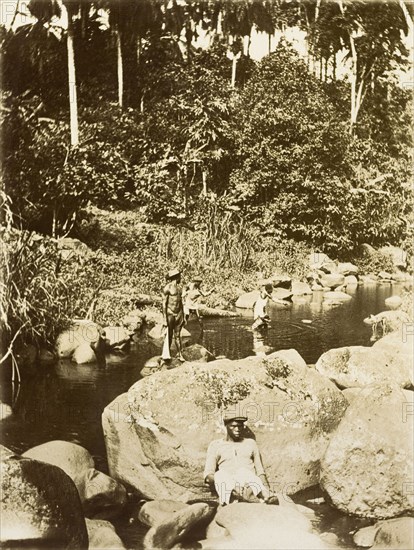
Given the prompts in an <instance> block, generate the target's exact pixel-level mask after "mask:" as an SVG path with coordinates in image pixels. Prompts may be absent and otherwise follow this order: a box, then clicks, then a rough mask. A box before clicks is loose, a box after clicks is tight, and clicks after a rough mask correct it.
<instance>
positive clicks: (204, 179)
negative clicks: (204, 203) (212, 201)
mask: <svg viewBox="0 0 414 550" xmlns="http://www.w3.org/2000/svg"><path fill="white" fill-rule="evenodd" d="M202 179H203V192H202V195H204V196H206V195H207V170H206V169H205V167H203V168H202Z"/></svg>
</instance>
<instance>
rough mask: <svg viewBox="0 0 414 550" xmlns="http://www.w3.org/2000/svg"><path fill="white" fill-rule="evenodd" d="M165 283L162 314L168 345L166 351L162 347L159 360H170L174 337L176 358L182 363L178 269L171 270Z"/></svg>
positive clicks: (181, 302)
mask: <svg viewBox="0 0 414 550" xmlns="http://www.w3.org/2000/svg"><path fill="white" fill-rule="evenodd" d="M167 281H168V282H167V284H166V285H165V287H164V299H163V305H162V312H163V316H164V326H165V327H166V328H167V334H166V336H165V338H166V341H167V343H168V349H167V350H166V349H165V348H166V346H165V345H164V349H163V354H162V357H161V358H162V360H163V361H167V360H169V359H171V355H170V350H171V344H172V339H173V336H174V341H175V345H176V347H177V352H178V353H177V357H178V359H179V360H180V361H182V362H184V361H185V359H184V357H183V355H182V342H181V329H182V328H183V324H184V308H183V298H182V292H183V289H182V286H181V272H180V271H179V270H178V269H172V270H171V271H169V272H168V274H167Z"/></svg>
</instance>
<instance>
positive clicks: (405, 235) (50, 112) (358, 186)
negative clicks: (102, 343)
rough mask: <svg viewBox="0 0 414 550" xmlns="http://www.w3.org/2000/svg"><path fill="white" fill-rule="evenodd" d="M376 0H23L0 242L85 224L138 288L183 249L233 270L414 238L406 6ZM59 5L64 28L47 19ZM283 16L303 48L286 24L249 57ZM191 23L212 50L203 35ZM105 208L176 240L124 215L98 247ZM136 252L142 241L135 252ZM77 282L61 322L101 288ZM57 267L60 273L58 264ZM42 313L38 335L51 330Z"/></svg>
mask: <svg viewBox="0 0 414 550" xmlns="http://www.w3.org/2000/svg"><path fill="white" fill-rule="evenodd" d="M369 4H372V3H369V2H362V1H358V2H352V3H350V2H343V3H342V2H324V1H322V2H316V1H315V2H313V1H312V0H309V1H307V2H304V1H295V2H283V1H282V0H281V1H274V2H260V1H257V2H249V1H240V2H235V1H234V2H231V1H227V2H213V1H209V2H202V1H190V0H188V1H186V2H184V1H183V2H172V3H169V2H161V1H160V2H157V1H150V0H136V1H132V0H124V1H123V2H111V1H109V0H108V1H107V2H104V1H102V2H86V1H83V2H67V1H65V2H58V1H50V2H49V1H48V2H40V1H39V0H37V1H35V0H31V2H30V3H29V9H30V11H31V13H32V15H33V16H34V18H35V19H34V22H33V23H31V22H30V23H27V24H25V25H22V26H20V27H18V28H17V29H13V30H10V29H8V30H7V29H6V28H2V29H1V37H0V38H1V55H2V78H3V104H2V111H3V117H2V127H1V138H2V157H3V165H2V177H3V182H4V190H5V193H6V195H7V196H6V195H5V197H4V199H3V202H4V204H5V205H8V208H9V214H10V216H11V217H9V218H8V221H7V223H6V224H5V226H4V227H6V229H7V227H8V230H6V229H4V228H3V230H2V234H3V238H6V237H5V235H6V234H7V238H6V240H7V239H8V242H9V243H10V242H13V238H12V236H11V235H12V234H13V231H12V229H13V227H14V228H19V229H23V230H28V231H29V232H30V231H36V232H38V233H41V234H44V235H47V236H50V237H52V240H53V239H58V238H59V237H62V236H65V235H70V236H74V237H79V238H81V240H83V241H85V242H87V243H88V244H89V245H90V246H91V247H92V248H93V249H94V250H95V251H96V253H97V254H98V255H99V254H100V255H103V257H104V259H103V260H102V259H101V260H100V261H101V264H102V262H103V264H105V262H107V264H108V266H109V268H108V269H107V270H106V272H107V273H109V274H112V275H113V274H114V273H118V274H119V276H121V274H122V273H123V274H124V275H125V274H129V275H128V276H129V277H130V279H129V281H130V283H131V284H132V279H131V277H132V278H133V273H134V270H135V271H137V270H140V271H141V272H142V273H144V274H145V277H143V278H141V279H139V280H138V281H137V280H135V281H134V282H133V284H134V285H136V284H139V285H140V286H141V288H142V290H143V291H148V290H154V288H155V287H156V286H157V285H158V284H159V282H158V281H159V277H162V275H161V274H162V272H164V270H165V269H166V266H167V265H168V264H172V263H174V262H177V261H178V262H179V263H180V264H181V266H182V267H185V268H187V269H188V270H189V271H190V272H193V271H195V270H199V269H201V270H203V271H204V272H206V273H207V275H208V273H210V272H211V273H214V272H216V271H217V270H218V269H227V270H230V271H231V275H229V277H228V280H233V279H232V277H236V279H237V278H239V279H240V278H242V277H243V276H244V275H243V274H246V273H253V272H256V271H266V270H267V269H268V268H269V264H270V263H272V262H273V266H274V265H275V263H276V262H277V261H279V263H280V262H281V263H282V264H283V263H284V264H285V265H284V267H285V269H284V270H285V271H289V269H290V271H295V270H297V271H298V272H300V269H301V267H300V266H298V265H297V262H296V260H297V258H296V256H295V253H294V252H292V250H294V249H295V247H296V249H297V250H300V255H301V257H302V256H303V257H305V255H306V254H305V253H304V252H303V251H308V250H309V249H310V248H313V249H317V250H320V251H324V252H327V253H329V254H331V255H332V256H334V257H338V258H341V259H349V258H353V257H355V255H357V254H358V250H359V247H360V245H361V244H362V243H368V244H370V245H372V246H374V247H380V246H382V245H386V244H394V245H398V246H403V247H404V248H406V249H407V248H408V249H410V246H411V244H410V243H411V241H412V237H413V231H412V221H413V220H412V212H413V209H412V195H411V167H412V157H411V147H412V128H411V125H412V118H411V113H412V108H413V105H412V92H411V91H410V89H408V88H404V87H402V86H401V85H400V82H399V81H398V78H396V77H395V72H393V69H395V68H399V69H403V68H404V67H406V65H407V59H408V52H407V50H406V48H405V46H404V40H403V38H404V36H405V35H406V34H407V32H408V28H407V25H408V21H410V14H409V13H408V12H407V13H406V12H405V11H404V10H403V6H405V4H404V2H398V1H390V2H379V3H375V4H374V7H372V6H370V5H369ZM374 8H375V9H374ZM62 9H66V10H67V13H68V18H69V21H70V25H69V27H68V29H69V30H68V32H66V30H65V29H62V28H61V27H60V26H59V24H57V23H56V18H55V19H53V16H55V15H58V14H59V13H60V11H61V10H62ZM406 9H407V8H406ZM174 10H175V11H174ZM220 10H221V11H220ZM266 10H267V11H266ZM102 13H106V15H107V16H108V17H109V19H108V21H109V23H108V25H104V24H103V23H102ZM220 14H221V15H220ZM219 15H220V17H221V28H220V29H219V28H218V27H219V26H220V25H219V24H218V19H220V17H219ZM305 16H306V17H305ZM411 21H412V20H411ZM292 26H297V27H298V28H302V30H303V29H305V31H306V33H307V45H308V48H309V51H308V56H307V59H306V60H304V59H303V58H301V57H300V56H299V55H298V54H297V53H296V51H295V50H294V49H293V48H292V47H291V46H290V45H289V43H288V42H286V41H285V40H284V38H283V36H282V38H281V39H280V41H279V43H278V45H277V47H276V48H275V49H274V51H272V52H271V53H270V54H269V55H266V56H265V57H263V58H262V60H261V61H259V62H257V61H253V60H252V59H251V58H250V57H249V55H248V50H246V49H245V48H243V37H248V36H250V33H251V30H252V28H255V29H256V30H259V31H263V32H267V33H269V34H272V33H273V32H274V31H275V29H278V30H279V31H283V30H284V29H286V28H289V27H292ZM202 27H203V28H204V29H206V30H208V31H209V32H210V38H211V40H210V45H209V47H202V48H196V47H195V46H194V40H195V38H196V37H197V28H200V29H201V28H202ZM70 29H71V31H70ZM355 29H359V32H360V34H359V35H358V33H355ZM361 29H363V30H362V31H361ZM69 31H70V32H69ZM66 35H68V36H66ZM69 35H72V40H73V44H74V59H75V65H74V68H75V69H76V80H77V104H76V107H77V117H78V123H79V143H78V145H76V146H71V142H70V139H69V135H70V123H69V104H70V101H68V60H67V54H68V51H69V48H70V44H69ZM282 35H283V32H282ZM181 37H184V42H183V44H184V46H183V44H181V42H180V38H181ZM352 45H353V46H354V47H352ZM340 50H343V51H344V52H345V53H346V51H348V53H349V57H350V59H351V57H352V55H354V56H355V55H356V54H357V55H358V59H356V58H355V59H351V61H352V63H353V64H351V66H352V67H353V68H354V69H355V74H354V77H355V79H354V80H353V78H352V74H351V77H349V78H347V77H345V78H341V79H337V78H336V60H337V57H336V54H337V53H338V52H339V51H340ZM351 53H352V55H351ZM236 55H237V56H239V57H237V63H236V62H235V60H234V56H236ZM117 60H118V61H117ZM232 60H233V61H232ZM357 61H358V64H357ZM117 63H118V64H117ZM120 63H121V68H122V69H123V70H122V71H121V73H120ZM312 64H313V65H312ZM315 66H317V67H319V69H318V70H316V69H315ZM117 68H118V69H117ZM235 69H237V70H235ZM232 70H233V72H232ZM352 70H353V69H352ZM352 70H351V73H352ZM358 71H359V72H358ZM121 77H122V87H121V88H120V82H121V81H120V78H121ZM120 89H121V92H120ZM359 92H360V93H359ZM71 101H74V99H73V98H72V97H71ZM350 102H351V104H350ZM350 105H351V117H350ZM72 107H73V104H72ZM103 210H105V211H107V212H108V215H109V213H114V214H116V212H120V213H121V212H122V213H123V214H122V215H121V218H120V219H122V220H126V219H128V220H130V219H131V216H132V217H133V218H134V219H135V220H137V223H149V224H161V225H162V227H163V230H162V235H163V236H162V237H160V236H159V235H158V236H157V239H161V238H163V239H167V240H168V235H170V236H171V235H173V236H174V237H173V238H171V239H170V245H169V246H170V249H171V247H172V248H174V247H176V252H174V253H167V252H168V250H167V252H166V253H164V252H165V251H164V252H163V253H162V254H161V255H160V253H159V250H158V252H157V254H155V253H154V254H155V255H154V254H152V253H151V246H152V245H151V246H149V244H150V243H148V242H147V241H145V239H144V241H145V242H142V243H141V242H140V243H137V242H136V241H135V242H134V243H133V244H132V245H131V244H128V243H129V242H130V239H128V235H127V232H128V225H126V226H125V232H126V236H125V238H124V239H123V240H122V241H121V242H120V241H117V239H116V238H115V237H113V236H112V237H111V234H110V228H106V230H107V231H109V237H108V239H107V242H105V236H104V235H103V232H102V224H103V221H102V219H103V217H102V214H100V215H99V216H97V217H95V218H94V214H93V213H94V212H95V213H96V212H101V213H102V211H103ZM128 213H130V215H129V214H128ZM111 219H112V218H111ZM19 239H20V237H19ZM51 242H52V241H51ZM108 242H109V243H112V249H111V244H110V246H109V248H108ZM171 243H173V244H171ZM177 243H179V244H177ZM286 243H288V245H286ZM147 245H148V246H147ZM177 247H178V248H177ZM167 248H168V247H167ZM138 249H140V250H145V251H146V254H144V255H142V254H141V255H140V260H139V262H138V263H137V260H136V254H137V250H138ZM187 249H188V254H187V253H184V252H182V251H183V250H184V251H185V250H187ZM180 251H181V252H180ZM281 251H282V252H281ZM289 251H290V252H289ZM170 252H171V250H170ZM279 252H280V254H279ZM10 253H14V250H13V246H11V249H10ZM122 254H124V255H125V256H122ZM134 254H135V256H134ZM186 254H187V255H186ZM128 255H130V256H131V257H130V258H129V259H128V260H127V259H126V258H127V256H128ZM280 255H282V256H283V259H282V260H280V257H279V258H278V256H280ZM184 256H185V257H184ZM134 257H135V260H134ZM109 258H111V259H109ZM6 259H7V258H6ZM56 261H57V262H58V259H56ZM116 261H117V262H118V263H119V262H120V264H121V265H120V266H119V269H116V270H114V269H113V265H114V264H113V262H116ZM134 261H135V263H134ZM128 262H130V263H131V266H130V267H131V269H129V267H128V268H125V266H129V263H128ZM295 262H296V263H295ZM98 263H99V262H98ZM155 264H156V265H157V267H156V268H154V265H155ZM50 265H51V264H50ZM93 265H94V264H93V263H92V264H90V265H89V266H86V267H85V272H87V273H90V272H91V271H93V269H94V267H93ZM91 266H92V267H91ZM122 266H124V268H123V267H122ZM95 267H96V266H95ZM277 267H280V268H282V270H283V266H282V265H279V266H277ZM65 269H66V268H65ZM100 269H101V271H102V266H101V268H100ZM269 269H270V268H269ZM52 271H53V273H58V272H59V273H61V272H62V270H61V266H58V268H57V267H56V266H55V268H53V270H52ZM69 271H70V270H69ZM103 272H105V269H103ZM236 273H239V275H236ZM154 274H155V275H154ZM81 278H82V277H81ZM58 279H59V277H58ZM85 279H87V280H85V281H84V285H85V286H84V287H82V288H83V290H80V289H79V288H78V289H77V291H74V292H73V293H72V301H71V299H70V298H68V299H67V300H66V298H65V300H66V302H65V304H66V305H65V307H63V305H62V310H63V309H66V316H67V318H68V319H69V318H70V317H71V315H72V314H80V313H82V311H83V312H84V310H85V308H86V305H85V304H86V303H87V301H88V300H87V297H88V296H89V298H90V297H91V296H92V295H93V292H94V287H95V286H96V285H97V284H98V283H99V281H96V280H95V279H96V277H95V278H93V277H92V279H93V280H92V279H91V277H90V276H89V275H88V276H87V277H86V278H85ZM112 279H113V276H111V284H112V285H115V284H116V281H113V280H112ZM155 279H157V281H155ZM62 280H63V281H64V284H65V285H66V288H69V287H70V286H71V284H72V283H71V282H70V277H69V276H67V277H66V278H65V277H64V278H63V279H62ZM62 280H61V279H59V281H60V282H59V284H60V283H61V282H62ZM88 281H89V283H88ZM212 282H213V283H214V281H212ZM88 284H89V286H88ZM125 284H126V282H125ZM81 286H82V285H81ZM236 286H237V285H236ZM245 286H246V285H245ZM56 288H57V287H56ZM82 292H84V294H85V297H84V303H83V306H79V304H78V305H76V303H78V302H79V300H80V296H82ZM57 294H58V295H59V296H60V297H61V296H62V293H61V292H60V293H59V292H57ZM69 294H70V293H69ZM52 295H54V294H53V292H52V293H51V294H50V296H52ZM74 295H76V296H77V300H78V302H76V300H74V298H73V296H74ZM75 302H76V303H75ZM55 303H57V305H56V307H61V305H59V304H60V302H59V300H58V302H56V301H55ZM55 317H56V318H57V317H59V315H58V314H56V315H55ZM6 318H7V315H6ZM65 318H66V317H65ZM7 323H8V322H6V325H7ZM28 324H30V323H29V321H28ZM7 326H8V330H9V334H10V335H12V334H14V333H15V331H16V328H13V326H14V325H13V323H12V322H10V323H8V325H7ZM42 326H43V328H42V330H41V331H40V332H39V335H40V336H41V337H42V338H43V339H45V332H47V331H49V333H50V329H49V328H48V329H47V330H46V331H45V330H44V326H46V325H44V323H43V325H42ZM52 332H54V331H52ZM32 336H36V334H35V333H33V334H32ZM33 339H34V340H36V338H33Z"/></svg>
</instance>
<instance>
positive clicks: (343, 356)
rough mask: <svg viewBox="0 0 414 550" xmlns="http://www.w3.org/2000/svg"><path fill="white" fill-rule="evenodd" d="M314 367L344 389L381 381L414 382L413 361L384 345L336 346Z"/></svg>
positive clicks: (407, 383)
mask: <svg viewBox="0 0 414 550" xmlns="http://www.w3.org/2000/svg"><path fill="white" fill-rule="evenodd" d="M396 347H397V346H396ZM315 368H316V370H317V371H318V372H319V373H321V374H323V375H324V376H327V377H328V378H330V379H331V380H332V381H333V382H335V384H337V385H338V386H339V387H341V388H352V387H362V386H368V385H369V384H375V383H382V382H394V383H396V384H398V385H399V386H400V387H402V388H409V387H410V386H411V385H412V383H413V372H412V361H410V359H409V357H408V355H405V354H404V353H403V352H401V353H395V352H392V351H388V350H386V349H385V347H383V348H378V347H374V346H373V347H371V348H368V347H364V346H349V347H343V348H334V349H331V350H329V351H327V352H325V353H323V354H322V355H321V356H320V357H319V359H318V361H317V362H316V365H315Z"/></svg>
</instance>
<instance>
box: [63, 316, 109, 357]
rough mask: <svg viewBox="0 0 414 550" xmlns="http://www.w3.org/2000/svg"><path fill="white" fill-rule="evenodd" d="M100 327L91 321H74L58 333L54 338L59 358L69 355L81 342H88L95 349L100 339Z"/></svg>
mask: <svg viewBox="0 0 414 550" xmlns="http://www.w3.org/2000/svg"><path fill="white" fill-rule="evenodd" d="M101 334H102V329H101V327H100V326H99V325H97V324H96V323H93V322H92V321H82V320H79V321H76V322H74V323H73V325H72V326H71V327H70V328H69V329H67V330H65V331H63V332H62V333H61V334H59V336H58V338H57V340H56V345H55V347H56V352H57V355H58V357H59V358H63V357H71V355H72V354H73V352H74V351H75V349H76V348H77V347H79V346H80V345H81V344H88V345H89V346H91V347H92V348H93V349H96V348H97V346H98V345H99V342H100V340H101Z"/></svg>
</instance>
